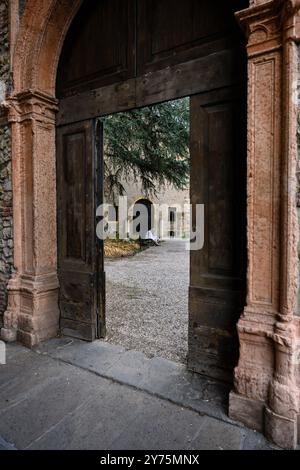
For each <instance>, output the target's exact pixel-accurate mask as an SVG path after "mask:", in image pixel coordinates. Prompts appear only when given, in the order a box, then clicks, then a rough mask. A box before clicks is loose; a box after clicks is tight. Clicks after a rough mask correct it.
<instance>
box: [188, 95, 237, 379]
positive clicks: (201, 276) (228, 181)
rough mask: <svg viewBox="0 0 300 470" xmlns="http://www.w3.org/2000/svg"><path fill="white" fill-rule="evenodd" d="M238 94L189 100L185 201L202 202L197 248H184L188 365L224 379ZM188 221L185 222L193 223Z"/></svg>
mask: <svg viewBox="0 0 300 470" xmlns="http://www.w3.org/2000/svg"><path fill="white" fill-rule="evenodd" d="M243 96H244V92H243V90H242V89H240V88H239V87H226V88H223V89H219V90H216V91H212V92H208V93H203V94H201V95H195V96H193V97H192V98H191V111H190V112H191V148H190V151H191V202H192V204H193V205H195V204H197V203H198V204H204V205H205V210H204V213H205V217H204V247H203V249H202V250H199V251H191V278H190V318H189V358H188V363H189V367H190V368H191V369H193V370H195V371H197V372H200V373H204V374H207V375H210V376H215V377H218V378H221V379H228V380H230V378H231V374H232V369H233V367H234V366H235V364H236V361H237V353H238V342H237V336H236V323H237V320H238V318H239V316H240V314H241V312H242V310H243V306H244V302H245V264H246V260H245V252H246V235H245V232H246V173H245V171H246V145H245V143H246V138H245V129H246V123H245V114H246V113H245V106H244V100H243ZM194 223H195V221H193V224H194Z"/></svg>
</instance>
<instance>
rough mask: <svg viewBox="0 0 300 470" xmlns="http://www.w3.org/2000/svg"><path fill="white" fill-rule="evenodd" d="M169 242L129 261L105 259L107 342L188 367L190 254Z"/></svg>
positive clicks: (128, 259)
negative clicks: (185, 364) (184, 364)
mask: <svg viewBox="0 0 300 470" xmlns="http://www.w3.org/2000/svg"><path fill="white" fill-rule="evenodd" d="M185 248H186V242H184V241H177V240H176V241H175V240H171V241H165V242H163V243H162V244H161V245H160V246H158V247H156V246H154V247H151V248H149V249H148V250H146V251H143V252H141V253H138V254H137V255H135V256H133V257H130V258H122V259H119V260H106V261H105V272H106V319H107V338H106V340H107V341H108V342H111V343H113V344H118V345H121V346H124V347H125V348H126V349H135V350H138V351H142V352H143V353H144V354H146V355H147V356H148V357H153V356H161V357H165V358H166V359H170V360H173V361H177V362H181V363H185V361H186V355H187V337H188V287H189V251H188V250H186V249H185Z"/></svg>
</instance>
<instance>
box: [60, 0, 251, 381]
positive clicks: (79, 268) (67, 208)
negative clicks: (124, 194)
mask: <svg viewBox="0 0 300 470" xmlns="http://www.w3.org/2000/svg"><path fill="white" fill-rule="evenodd" d="M247 4H248V2H247V1H243V0H236V1H233V2H230V5H228V3H227V2H224V1H223V0H216V1H215V2H213V4H212V2H208V1H205V0H202V1H199V0H187V1H185V2H181V1H174V0H173V1H171V0H159V1H158V0H151V1H150V0H139V1H136V0H101V1H96V0H89V1H85V2H83V5H82V7H81V9H80V10H79V12H78V14H77V16H76V17H75V19H74V21H73V23H72V25H71V27H70V30H69V32H68V35H67V37H66V40H65V44H64V47H63V50H62V54H61V59H60V63H59V68H58V76H57V96H58V98H59V99H60V105H59V107H60V110H59V115H58V127H57V183H58V185H57V187H58V261H59V280H60V298H59V305H60V312H61V330H62V332H63V333H64V334H66V335H71V336H75V337H77V338H81V339H85V340H94V339H97V338H103V337H105V335H106V324H105V323H106V322H105V294H104V293H105V274H104V269H103V257H104V243H103V240H102V239H101V237H100V238H99V236H96V233H97V235H99V233H98V232H97V227H98V228H99V222H103V220H104V216H103V213H101V211H100V212H97V214H98V215H97V216H96V211H97V208H98V207H99V205H101V203H103V202H104V200H103V192H104V191H103V190H104V173H105V169H104V154H105V132H104V135H103V126H104V124H103V118H104V117H107V116H110V115H115V114H116V113H120V112H121V113H127V112H129V111H131V112H133V111H135V110H140V109H144V108H146V107H149V106H150V107H151V106H154V105H159V104H161V103H167V102H170V101H171V100H178V99H187V100H188V102H189V125H190V142H189V152H190V174H191V178H190V200H191V204H192V212H191V216H192V220H191V228H192V233H191V236H190V238H191V245H190V248H191V249H190V274H189V279H188V283H189V311H188V366H189V368H190V369H192V370H194V371H197V372H200V373H204V374H206V375H209V376H211V377H217V378H221V379H225V380H231V376H232V370H233V367H234V366H235V364H236V363H237V354H238V344H237V338H236V332H235V330H236V323H237V320H238V318H239V315H240V313H241V312H242V310H243V306H244V304H245V272H246V256H245V252H246V235H245V234H246V56H245V45H244V38H243V35H242V33H241V31H240V30H239V27H238V25H237V23H236V20H235V18H234V12H235V11H236V10H240V9H242V8H244V7H246V6H247ZM104 127H105V126H104ZM172 208H173V209H172ZM197 208H198V210H197ZM117 212H118V213H119V214H118V215H119V216H120V207H119V208H118V211H117ZM201 214H204V217H203V218H201ZM175 216H176V211H175V212H174V205H173V206H171V208H170V211H169V213H168V218H169V221H171V222H172V223H174V218H175ZM97 217H98V218H97ZM202 219H203V220H202ZM201 221H202V222H203V223H202V224H201ZM102 225H104V226H105V224H102ZM201 228H202V229H203V234H202V231H201ZM119 229H120V227H119ZM122 230H123V231H124V227H123V228H122ZM125 232H126V230H125ZM169 232H170V234H171V232H173V230H171V229H170V231H169ZM172 235H173V234H172ZM202 235H203V236H202ZM203 240H204V241H203ZM202 241H203V243H202ZM162 308H163V305H162ZM137 334H138V332H137Z"/></svg>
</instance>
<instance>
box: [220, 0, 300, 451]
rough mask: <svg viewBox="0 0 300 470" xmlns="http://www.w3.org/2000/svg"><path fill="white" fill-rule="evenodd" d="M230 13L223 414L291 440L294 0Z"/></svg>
mask: <svg viewBox="0 0 300 470" xmlns="http://www.w3.org/2000/svg"><path fill="white" fill-rule="evenodd" d="M255 5H256V6H254V7H253V8H249V9H248V10H245V11H243V12H240V13H239V14H238V18H239V20H240V22H241V24H242V25H243V26H244V27H245V28H246V31H247V34H248V60H249V66H248V75H249V77H248V80H249V82H248V275H247V282H248V296H247V306H246V308H245V310H244V312H243V315H242V317H241V319H240V321H239V323H238V333H239V340H240V360H239V364H238V366H237V368H236V370H235V383H234V385H235V390H234V392H232V393H231V396H230V409H229V414H230V416H231V417H232V418H234V419H237V420H239V421H242V422H244V423H245V424H247V425H248V426H250V427H254V428H255V429H258V430H260V431H264V432H265V433H266V435H267V436H268V437H269V438H270V439H272V440H273V441H274V442H275V443H277V444H278V445H281V446H283V447H287V448H293V447H295V445H296V439H297V414H298V413H299V389H298V388H297V373H298V372H297V367H296V362H297V360H296V358H297V347H299V321H298V318H297V317H295V315H294V314H295V305H296V297H297V282H298V281H297V279H298V272H297V240H298V225H297V213H296V162H297V145H296V122H297V107H296V105H297V103H296V100H295V96H296V88H295V86H296V84H297V75H296V74H297V70H298V59H297V53H296V44H295V40H296V24H297V16H296V15H297V11H298V9H299V7H300V2H298V0H296V1H282V0H272V1H268V2H257V1H256V3H255Z"/></svg>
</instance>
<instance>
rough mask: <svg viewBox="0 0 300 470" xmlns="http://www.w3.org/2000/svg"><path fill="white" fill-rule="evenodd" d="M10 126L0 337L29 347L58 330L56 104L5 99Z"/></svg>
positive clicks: (23, 97) (30, 96) (37, 96)
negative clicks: (10, 258)
mask: <svg viewBox="0 0 300 470" xmlns="http://www.w3.org/2000/svg"><path fill="white" fill-rule="evenodd" d="M8 106H9V120H10V122H11V125H12V145H13V149H12V155H13V162H12V168H13V194H14V208H13V212H14V241H15V245H14V246H15V250H14V264H15V274H14V275H13V278H12V279H11V280H10V282H9V286H8V291H9V299H8V308H7V311H6V312H5V314H4V327H3V328H2V331H1V336H2V338H3V339H4V340H6V341H13V340H15V339H16V337H18V339H20V340H21V341H22V342H23V344H26V345H27V346H29V347H32V346H34V345H35V344H37V343H38V342H39V341H41V340H43V339H46V338H48V337H51V336H54V335H55V334H56V333H57V330H58V323H59V310H58V300H57V299H58V279H57V251H56V250H57V246H56V169H55V158H53V156H54V155H55V113H56V111H57V102H56V100H55V99H54V98H53V97H51V96H48V95H46V94H42V93H40V92H34V91H27V92H24V93H21V94H19V95H17V96H14V97H12V98H11V99H9V102H8Z"/></svg>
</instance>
